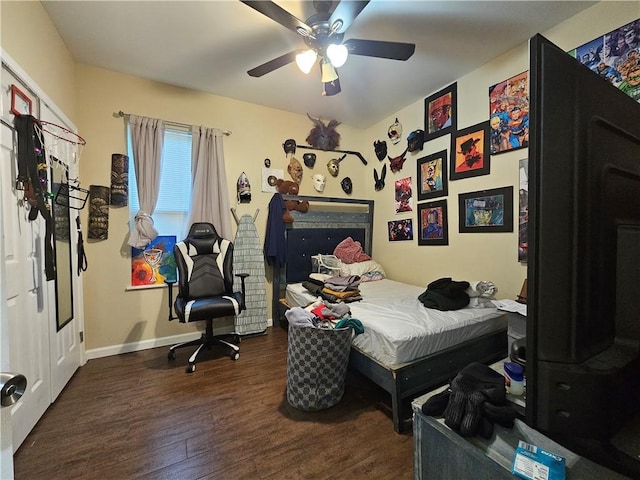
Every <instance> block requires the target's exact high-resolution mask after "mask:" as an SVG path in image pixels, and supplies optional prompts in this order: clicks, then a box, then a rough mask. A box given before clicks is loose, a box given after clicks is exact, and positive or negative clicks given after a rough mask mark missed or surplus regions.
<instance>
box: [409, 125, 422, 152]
mask: <svg viewBox="0 0 640 480" xmlns="http://www.w3.org/2000/svg"><path fill="white" fill-rule="evenodd" d="M423 145H424V130H414V131H413V132H411V133H410V134H409V136H408V137H407V149H408V150H409V151H410V152H415V151H417V150H422V147H423Z"/></svg>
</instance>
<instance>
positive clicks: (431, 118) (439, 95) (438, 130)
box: [424, 83, 458, 142]
mask: <svg viewBox="0 0 640 480" xmlns="http://www.w3.org/2000/svg"><path fill="white" fill-rule="evenodd" d="M457 93H458V84H457V83H452V84H451V85H449V86H448V87H445V88H443V89H442V90H440V91H439V92H436V93H434V94H433V95H430V96H428V97H427V98H425V99H424V141H425V142H427V141H429V140H433V139H434V138H438V137H441V136H442V135H446V134H447V133H452V132H454V131H455V130H456V128H457V122H458V118H457V117H458V108H457V102H458V101H457Z"/></svg>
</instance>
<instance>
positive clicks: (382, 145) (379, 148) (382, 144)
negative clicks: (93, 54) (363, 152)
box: [373, 140, 387, 161]
mask: <svg viewBox="0 0 640 480" xmlns="http://www.w3.org/2000/svg"><path fill="white" fill-rule="evenodd" d="M373 148H374V149H375V151H376V157H378V160H380V161H382V160H384V159H385V158H387V142H386V141H385V140H376V141H375V142H373Z"/></svg>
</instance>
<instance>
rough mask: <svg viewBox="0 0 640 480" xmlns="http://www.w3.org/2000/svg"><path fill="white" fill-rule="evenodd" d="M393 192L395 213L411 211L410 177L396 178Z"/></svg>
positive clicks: (411, 192)
mask: <svg viewBox="0 0 640 480" xmlns="http://www.w3.org/2000/svg"><path fill="white" fill-rule="evenodd" d="M394 192H395V193H394V194H395V198H394V200H395V210H396V213H403V212H412V211H413V191H412V189H411V177H405V178H400V179H398V180H396V181H395V190H394Z"/></svg>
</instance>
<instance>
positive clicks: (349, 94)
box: [42, 0, 596, 128]
mask: <svg viewBox="0 0 640 480" xmlns="http://www.w3.org/2000/svg"><path fill="white" fill-rule="evenodd" d="M42 3H43V5H44V7H45V9H46V10H47V12H48V13H49V15H50V16H51V19H52V21H53V23H54V24H55V26H56V28H57V29H58V31H59V32H60V35H61V36H62V38H63V40H64V41H65V43H66V45H67V47H68V48H69V50H70V51H71V54H72V55H73V57H74V59H75V60H76V61H77V62H80V63H85V64H90V65H95V66H98V67H103V68H106V69H109V70H114V71H118V72H123V73H127V74H131V75H135V76H139V77H143V78H148V79H152V80H156V81H159V82H163V83H167V84H171V85H176V86H180V87H185V88H189V89H193V90H198V91H204V92H210V93H213V94H216V95H222V96H225V97H231V98H235V99H238V100H242V101H245V102H250V103H255V104H260V105H265V106H268V107H273V108H277V109H281V110H286V111H289V112H294V113H300V114H305V113H310V114H311V115H314V116H317V115H320V116H322V117H323V118H334V119H337V120H339V121H341V122H343V123H346V124H350V125H353V126H356V127H360V128H366V127H368V126H370V125H372V124H374V123H376V122H378V121H380V120H382V119H384V118H386V117H388V116H390V115H393V114H394V113H395V112H397V111H398V110H400V109H401V108H403V107H405V106H407V105H410V104H412V103H414V102H416V101H418V100H421V99H422V98H424V97H426V96H428V95H429V94H431V93H434V92H435V91H437V90H439V89H440V88H442V87H444V86H446V85H448V84H450V83H452V82H453V81H455V80H456V79H458V78H460V77H462V76H464V75H465V74H467V73H468V72H471V71H473V70H475V69H476V68H478V67H480V66H481V65H483V64H485V63H487V62H488V61H490V60H492V59H494V58H496V57H497V56H499V55H501V54H503V53H505V52H507V51H509V50H511V49H512V48H514V47H515V46H517V45H520V44H522V43H523V42H525V41H527V39H528V38H530V37H531V36H532V35H534V34H535V33H540V32H544V31H545V30H547V29H549V28H550V27H552V26H554V25H557V24H558V23H561V22H562V21H564V20H565V19H567V18H569V17H571V16H573V15H575V14H577V13H578V12H580V11H582V10H584V9H586V8H588V7H590V6H591V5H593V4H594V3H596V2H581V1H553V2H551V1H548V2H541V1H538V2H529V1H506V2H501V1H409V0H403V1H398V0H396V1H383V0H373V1H371V2H370V3H369V4H368V5H367V6H366V7H365V8H364V10H363V11H362V13H361V14H360V15H359V16H358V17H357V18H356V19H355V21H354V22H353V24H352V25H351V27H350V28H349V29H348V30H347V32H346V35H345V40H346V39H348V38H362V39H367V40H386V41H396V42H408V43H415V44H416V52H415V54H414V55H413V56H412V57H411V58H410V59H409V60H408V61H406V62H402V61H397V60H387V59H380V58H372V57H363V56H356V55H352V56H351V57H350V58H349V59H348V60H347V63H346V64H345V65H344V66H343V67H342V68H340V69H339V75H340V83H341V86H342V92H341V93H340V94H338V95H336V96H333V97H323V96H322V95H321V90H322V85H321V83H320V78H319V77H320V74H319V71H318V67H317V66H315V67H314V69H313V70H312V71H311V73H310V74H309V75H308V76H305V75H304V74H303V73H302V72H300V70H298V68H297V66H296V65H295V63H292V64H289V65H287V66H285V67H282V68H280V69H278V70H276V71H273V72H271V73H269V74H267V75H265V76H263V77H260V78H253V77H250V76H249V75H247V73H246V72H247V70H249V69H251V68H253V67H256V66H258V65H260V64H262V63H264V62H266V61H268V60H271V59H273V58H275V57H278V56H280V55H283V54H285V53H288V52H290V51H292V50H296V49H299V48H303V47H304V43H303V40H302V37H300V36H299V35H297V34H296V33H294V32H292V31H291V30H288V29H286V28H285V27H283V26H282V25H280V24H278V23H276V22H274V21H273V20H270V19H269V18H267V17H265V16H264V15H262V14H260V13H258V12H257V11H255V10H253V9H252V8H250V7H248V6H247V5H244V4H243V3H241V2H240V1H232V0H224V1H43V2H42ZM276 3H278V4H279V5H280V6H281V7H282V8H284V9H285V10H287V11H289V12H290V13H292V14H293V15H295V16H296V17H298V18H299V19H301V20H305V19H307V18H308V17H309V16H310V15H311V14H313V13H314V9H313V5H312V3H311V2H310V1H278V2H276ZM514 73H515V72H514ZM141 113H144V112H141Z"/></svg>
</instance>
